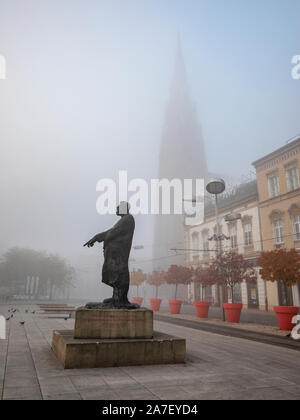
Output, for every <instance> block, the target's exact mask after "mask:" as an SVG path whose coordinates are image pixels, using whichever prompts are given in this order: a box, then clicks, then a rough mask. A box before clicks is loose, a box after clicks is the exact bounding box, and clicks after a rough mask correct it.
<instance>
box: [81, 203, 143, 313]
mask: <svg viewBox="0 0 300 420" xmlns="http://www.w3.org/2000/svg"><path fill="white" fill-rule="evenodd" d="M116 214H117V216H120V217H121V219H120V220H119V221H118V222H117V223H116V224H115V225H114V226H113V227H112V229H109V230H107V231H106V232H102V233H99V234H98V235H96V236H94V237H93V238H92V239H90V240H89V241H88V242H87V243H86V244H84V246H87V247H88V248H90V247H92V246H94V244H95V242H104V246H103V253H104V264H103V268H102V282H103V283H105V284H107V285H109V286H111V287H112V288H113V296H112V298H110V299H105V300H104V301H103V302H102V303H93V302H91V303H88V304H87V305H86V308H88V309H137V308H139V305H137V304H135V303H130V302H129V300H128V297H127V294H128V290H129V281H130V277H129V268H128V259H129V254H130V250H131V245H132V238H133V233H134V228H135V222H134V218H133V216H132V215H131V214H130V213H129V204H128V203H126V202H121V203H120V204H119V206H118V207H117V211H116Z"/></svg>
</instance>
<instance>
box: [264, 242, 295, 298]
mask: <svg viewBox="0 0 300 420" xmlns="http://www.w3.org/2000/svg"><path fill="white" fill-rule="evenodd" d="M258 264H259V265H260V266H261V270H260V274H261V277H262V279H263V280H265V281H271V282H275V281H277V282H280V281H282V283H283V287H284V288H285V294H286V296H288V292H287V287H288V286H293V285H295V284H297V282H300V255H299V254H298V252H297V251H296V250H295V249H290V250H287V249H275V250H274V251H265V252H262V253H261V256H260V258H259V260H258Z"/></svg>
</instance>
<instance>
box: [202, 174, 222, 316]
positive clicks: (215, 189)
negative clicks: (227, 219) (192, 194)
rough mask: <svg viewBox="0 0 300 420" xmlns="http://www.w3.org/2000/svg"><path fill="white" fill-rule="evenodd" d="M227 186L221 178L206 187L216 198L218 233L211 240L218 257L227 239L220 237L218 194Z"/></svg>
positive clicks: (210, 182)
mask: <svg viewBox="0 0 300 420" xmlns="http://www.w3.org/2000/svg"><path fill="white" fill-rule="evenodd" d="M225 188H226V185H225V181H224V180H223V179H221V178H214V179H210V180H209V181H208V183H207V185H206V191H207V192H208V193H209V194H212V195H214V196H215V212H216V225H217V231H216V235H214V236H213V237H212V238H211V240H215V241H216V255H217V256H218V255H219V254H220V253H221V246H220V245H221V240H223V239H225V237H224V236H223V235H220V226H219V209H218V194H222V193H223V192H224V191H225ZM219 291H220V305H221V314H222V320H223V321H225V313H224V309H223V290H222V288H220V289H219Z"/></svg>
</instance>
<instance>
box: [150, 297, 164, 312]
mask: <svg viewBox="0 0 300 420" xmlns="http://www.w3.org/2000/svg"><path fill="white" fill-rule="evenodd" d="M149 301H150V306H151V309H152V311H153V312H158V311H159V309H160V304H161V299H149Z"/></svg>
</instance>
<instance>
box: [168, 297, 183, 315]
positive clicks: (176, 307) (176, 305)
mask: <svg viewBox="0 0 300 420" xmlns="http://www.w3.org/2000/svg"><path fill="white" fill-rule="evenodd" d="M181 305H182V300H175V299H171V300H169V306H170V312H171V314H173V315H176V314H179V313H180V309H181Z"/></svg>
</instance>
